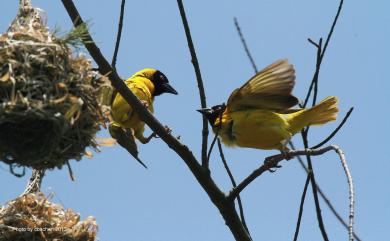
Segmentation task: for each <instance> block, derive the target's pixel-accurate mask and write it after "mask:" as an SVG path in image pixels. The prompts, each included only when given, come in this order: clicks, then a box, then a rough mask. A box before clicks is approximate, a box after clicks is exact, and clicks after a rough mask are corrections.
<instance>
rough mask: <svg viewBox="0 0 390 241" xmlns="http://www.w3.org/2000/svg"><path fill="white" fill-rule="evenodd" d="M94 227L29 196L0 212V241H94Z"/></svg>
mask: <svg viewBox="0 0 390 241" xmlns="http://www.w3.org/2000/svg"><path fill="white" fill-rule="evenodd" d="M97 231H98V226H97V224H96V221H95V218H94V217H92V216H90V217H88V218H87V219H86V220H84V221H80V215H79V214H77V213H75V212H74V211H73V210H71V209H67V210H65V209H64V208H63V207H61V206H60V205H57V204H54V203H51V202H50V201H49V200H48V198H47V197H46V196H45V195H44V194H43V193H30V194H26V195H23V196H21V197H19V198H17V199H15V200H12V201H10V202H8V203H7V204H6V205H5V206H4V207H2V208H0V241H9V240H12V241H25V240H35V241H94V240H97V239H96V234H97Z"/></svg>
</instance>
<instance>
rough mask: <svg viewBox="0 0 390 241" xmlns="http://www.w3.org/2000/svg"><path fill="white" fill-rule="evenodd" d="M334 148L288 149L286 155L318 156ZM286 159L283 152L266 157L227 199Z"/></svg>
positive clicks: (235, 195)
mask: <svg viewBox="0 0 390 241" xmlns="http://www.w3.org/2000/svg"><path fill="white" fill-rule="evenodd" d="M331 150H335V146H334V145H330V146H327V147H324V148H320V149H305V150H290V151H288V152H287V156H289V157H296V156H303V155H309V156H319V155H322V154H324V153H326V152H328V151H331ZM283 160H286V155H285V154H282V153H281V154H276V155H273V156H269V157H266V158H265V159H264V163H263V165H261V166H260V167H259V168H257V169H255V170H254V171H253V172H252V173H251V174H250V175H249V176H247V177H246V178H245V179H244V180H243V181H242V182H241V183H240V184H238V185H237V187H236V188H233V189H232V190H231V191H230V192H229V195H228V197H227V198H228V200H234V199H235V198H236V197H237V195H238V194H240V193H241V192H242V191H243V190H244V189H245V188H246V187H247V186H248V185H249V184H250V183H252V182H253V181H254V180H255V179H256V178H257V177H259V176H260V175H261V174H263V173H264V172H266V171H270V170H272V168H279V167H280V166H279V162H281V161H283Z"/></svg>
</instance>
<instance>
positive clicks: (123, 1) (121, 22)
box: [111, 0, 126, 69]
mask: <svg viewBox="0 0 390 241" xmlns="http://www.w3.org/2000/svg"><path fill="white" fill-rule="evenodd" d="M125 4H126V0H122V3H121V11H120V15H119V24H118V32H117V35H116V43H115V50H114V55H113V56H112V62H111V66H112V68H114V69H116V59H117V57H118V51H119V45H120V42H121V36H122V28H123V16H124V14H125Z"/></svg>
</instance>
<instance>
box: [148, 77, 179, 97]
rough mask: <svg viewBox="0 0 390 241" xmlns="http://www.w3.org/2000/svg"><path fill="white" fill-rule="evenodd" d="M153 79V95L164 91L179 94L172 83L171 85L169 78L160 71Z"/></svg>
mask: <svg viewBox="0 0 390 241" xmlns="http://www.w3.org/2000/svg"><path fill="white" fill-rule="evenodd" d="M151 80H152V82H153V84H154V93H153V96H158V95H161V94H163V93H171V94H174V95H177V94H178V93H177V91H176V90H175V89H174V88H173V87H172V86H171V85H169V83H168V78H167V77H166V76H165V75H164V74H163V73H161V72H160V71H157V72H156V73H155V74H154V75H153V77H152V79H151Z"/></svg>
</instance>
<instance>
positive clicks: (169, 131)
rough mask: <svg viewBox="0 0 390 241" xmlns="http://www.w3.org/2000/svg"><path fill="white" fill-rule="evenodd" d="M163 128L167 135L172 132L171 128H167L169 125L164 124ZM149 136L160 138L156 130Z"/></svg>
mask: <svg viewBox="0 0 390 241" xmlns="http://www.w3.org/2000/svg"><path fill="white" fill-rule="evenodd" d="M164 128H165V131H166V132H167V133H168V134H169V135H170V134H171V133H172V129H171V128H169V126H167V125H165V126H164ZM150 136H151V138H153V137H154V138H160V137H159V136H158V135H157V133H156V132H153V134H151V135H150Z"/></svg>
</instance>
